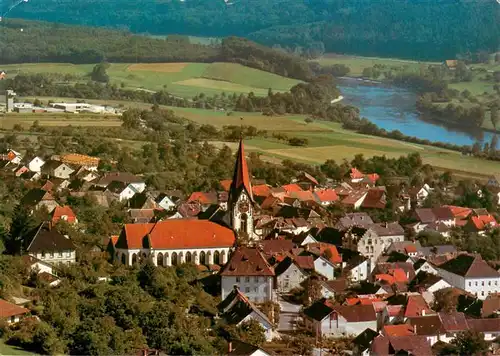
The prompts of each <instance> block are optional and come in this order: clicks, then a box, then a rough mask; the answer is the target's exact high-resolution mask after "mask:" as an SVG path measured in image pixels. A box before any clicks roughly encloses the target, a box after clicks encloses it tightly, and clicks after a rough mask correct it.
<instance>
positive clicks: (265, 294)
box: [220, 247, 275, 303]
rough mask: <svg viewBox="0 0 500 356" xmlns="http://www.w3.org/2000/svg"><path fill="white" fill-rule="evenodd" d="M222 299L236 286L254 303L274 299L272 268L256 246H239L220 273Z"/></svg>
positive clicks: (273, 274)
mask: <svg viewBox="0 0 500 356" xmlns="http://www.w3.org/2000/svg"><path fill="white" fill-rule="evenodd" d="M220 276H221V291H222V293H221V294H222V297H221V298H222V299H225V298H226V297H227V296H228V295H229V294H230V293H231V292H232V291H233V290H234V287H235V286H236V287H238V289H239V290H241V291H242V292H243V293H245V296H246V297H247V298H248V299H249V300H251V301H254V302H256V303H263V302H266V301H270V300H271V301H272V300H274V294H273V281H274V276H275V273H274V270H273V268H272V267H271V266H270V265H269V263H268V262H267V260H266V259H265V258H264V256H263V254H262V253H261V251H259V250H258V249H256V248H250V247H239V248H238V249H237V250H236V251H234V253H233V254H232V256H231V259H230V260H229V262H228V263H227V264H226V265H225V266H224V268H223V270H222V271H221V273H220Z"/></svg>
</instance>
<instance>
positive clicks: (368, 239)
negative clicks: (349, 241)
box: [357, 229, 385, 271]
mask: <svg viewBox="0 0 500 356" xmlns="http://www.w3.org/2000/svg"><path fill="white" fill-rule="evenodd" d="M384 250H385V245H384V241H383V240H382V239H381V238H380V237H379V236H378V235H377V233H376V232H375V231H374V230H372V229H368V230H366V232H365V233H364V234H363V235H362V236H361V237H360V238H359V239H358V241H357V251H358V252H359V253H360V254H362V255H363V256H365V257H366V258H367V259H368V265H369V270H370V271H372V270H373V268H374V267H375V265H376V263H377V260H378V259H379V257H380V256H381V255H382V254H383V253H384Z"/></svg>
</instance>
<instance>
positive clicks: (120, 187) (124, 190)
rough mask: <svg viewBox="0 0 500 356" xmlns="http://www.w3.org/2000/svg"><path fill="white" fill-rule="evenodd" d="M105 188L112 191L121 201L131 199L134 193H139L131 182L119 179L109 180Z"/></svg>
mask: <svg viewBox="0 0 500 356" xmlns="http://www.w3.org/2000/svg"><path fill="white" fill-rule="evenodd" d="M106 190H107V191H109V192H111V193H113V194H114V195H115V196H116V197H117V198H118V201H121V202H123V201H126V200H129V199H132V197H133V196H134V195H136V194H137V193H141V192H140V191H139V190H137V188H136V187H135V186H134V185H133V184H132V183H129V184H127V183H124V182H119V181H113V182H111V183H110V184H109V185H108V186H107V188H106Z"/></svg>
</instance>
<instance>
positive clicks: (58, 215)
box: [51, 205, 78, 225]
mask: <svg viewBox="0 0 500 356" xmlns="http://www.w3.org/2000/svg"><path fill="white" fill-rule="evenodd" d="M61 220H63V221H66V222H67V223H68V224H77V223H78V218H77V217H76V215H75V213H74V212H73V210H72V209H71V208H70V207H69V206H67V205H64V206H57V207H56V208H55V209H54V211H53V212H52V220H51V222H52V225H55V224H57V223H58V222H59V221H61Z"/></svg>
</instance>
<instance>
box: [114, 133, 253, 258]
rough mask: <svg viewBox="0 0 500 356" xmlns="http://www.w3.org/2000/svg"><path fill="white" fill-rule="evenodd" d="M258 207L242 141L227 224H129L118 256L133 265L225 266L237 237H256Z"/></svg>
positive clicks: (116, 251) (179, 221)
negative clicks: (142, 262) (255, 211)
mask: <svg viewBox="0 0 500 356" xmlns="http://www.w3.org/2000/svg"><path fill="white" fill-rule="evenodd" d="M254 208H255V202H254V199H253V195H252V186H251V182H250V175H249V172H248V165H247V162H246V158H245V152H244V147H243V141H242V140H240V144H239V148H238V153H237V155H236V163H235V167H234V173H233V180H232V183H231V186H230V190H229V197H228V206H227V211H226V213H225V216H224V217H223V219H222V220H223V223H217V222H213V221H209V220H196V219H171V220H165V221H158V222H155V223H145V224H125V226H124V227H123V229H122V231H121V233H120V235H119V236H118V239H117V240H116V243H114V259H115V260H117V261H120V262H121V263H123V264H126V265H129V266H130V265H133V264H136V263H138V262H139V261H140V260H143V259H147V258H151V260H152V261H153V263H154V264H155V265H157V266H173V265H177V264H181V263H185V262H186V263H187V262H191V263H194V264H197V265H198V264H203V265H213V264H216V265H223V264H225V263H227V261H228V258H229V255H230V253H231V251H232V250H233V249H234V247H235V245H236V241H237V239H247V240H253V239H254V238H255V233H254V225H253V221H254V219H253V214H254Z"/></svg>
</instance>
